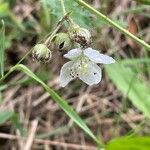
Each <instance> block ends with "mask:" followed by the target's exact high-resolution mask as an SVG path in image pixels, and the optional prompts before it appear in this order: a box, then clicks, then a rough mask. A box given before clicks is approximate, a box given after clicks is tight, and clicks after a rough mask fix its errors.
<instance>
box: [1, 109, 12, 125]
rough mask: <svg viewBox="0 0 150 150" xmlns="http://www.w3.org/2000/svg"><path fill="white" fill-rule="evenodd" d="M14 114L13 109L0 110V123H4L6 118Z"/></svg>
mask: <svg viewBox="0 0 150 150" xmlns="http://www.w3.org/2000/svg"><path fill="white" fill-rule="evenodd" d="M13 115H14V112H13V111H2V112H0V125H1V124H4V123H5V122H6V121H7V120H9V119H11V117H12V116H13Z"/></svg>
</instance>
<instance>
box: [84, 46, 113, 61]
mask: <svg viewBox="0 0 150 150" xmlns="http://www.w3.org/2000/svg"><path fill="white" fill-rule="evenodd" d="M84 55H86V56H87V57H88V58H89V59H90V60H91V61H93V62H95V63H102V64H111V63H115V60H114V59H113V58H112V57H110V56H107V55H104V54H100V53H99V51H97V50H94V49H92V48H87V49H85V50H84Z"/></svg>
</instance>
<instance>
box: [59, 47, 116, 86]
mask: <svg viewBox="0 0 150 150" xmlns="http://www.w3.org/2000/svg"><path fill="white" fill-rule="evenodd" d="M64 57H65V58H68V59H70V60H71V61H69V62H67V63H65V64H64V65H63V67H62V68H61V71H60V85H61V86H62V87H64V86H66V85H67V84H68V83H69V82H70V81H71V80H73V79H75V78H77V77H78V78H79V79H81V80H82V81H83V82H85V83H86V84H88V85H94V84H98V83H99V82H100V81H101V76H102V73H101V68H100V67H99V66H98V65H97V63H102V64H111V63H115V60H114V59H113V58H112V57H109V56H107V55H103V54H100V53H99V51H97V50H93V49H92V48H87V49H85V50H81V49H72V50H70V51H69V52H68V53H67V54H65V55H64Z"/></svg>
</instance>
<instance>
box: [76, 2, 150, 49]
mask: <svg viewBox="0 0 150 150" xmlns="http://www.w3.org/2000/svg"><path fill="white" fill-rule="evenodd" d="M74 1H75V2H77V3H78V4H79V5H81V6H82V7H85V9H87V10H89V11H90V12H91V13H93V14H95V15H96V16H98V17H100V18H101V19H103V20H104V21H106V22H107V23H108V24H110V25H111V26H113V27H115V28H116V29H118V30H120V31H121V32H122V33H124V34H125V35H127V36H128V37H129V38H131V39H133V40H134V41H136V42H137V43H139V44H140V45H142V46H144V47H145V48H146V49H147V50H149V51H150V45H149V44H147V43H146V42H145V41H143V40H141V39H139V38H138V37H136V36H135V35H133V34H132V33H130V32H129V31H128V30H126V29H124V28H123V27H121V26H120V25H119V24H117V23H115V22H114V21H113V20H111V19H110V18H108V17H107V16H105V15H104V14H102V13H101V12H99V11H97V10H96V9H94V8H93V7H92V6H90V5H88V4H87V3H85V2H84V1H83V0H74Z"/></svg>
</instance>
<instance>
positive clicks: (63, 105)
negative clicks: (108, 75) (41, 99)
mask: <svg viewBox="0 0 150 150" xmlns="http://www.w3.org/2000/svg"><path fill="white" fill-rule="evenodd" d="M14 70H21V71H22V72H24V73H25V74H27V75H28V76H29V77H31V78H32V79H34V80H35V81H37V82H38V83H40V84H41V85H42V86H43V88H45V90H46V91H47V92H48V93H49V95H50V96H51V97H52V98H53V100H54V101H55V102H56V103H57V104H58V105H59V106H60V107H61V108H62V109H63V110H64V112H65V113H66V114H67V115H68V116H69V117H70V118H71V119H72V120H73V121H74V122H75V123H76V124H77V125H78V126H79V127H80V128H81V129H83V131H85V132H86V133H87V134H88V135H89V136H90V137H91V138H92V139H93V140H94V141H95V142H96V143H97V144H99V145H101V143H100V141H99V140H98V139H97V138H96V137H95V135H94V134H93V133H92V131H91V130H90V129H89V128H88V127H87V125H86V124H85V123H84V121H83V120H82V119H81V118H80V116H79V115H78V114H77V113H76V112H75V111H74V110H73V109H72V108H71V107H70V106H69V105H68V104H67V101H66V100H64V99H63V98H61V97H60V96H59V95H58V94H57V93H56V92H55V91H54V90H52V89H51V88H49V87H48V86H47V85H46V84H45V83H44V82H43V81H42V80H40V79H39V78H38V77H37V76H36V75H35V74H34V73H33V72H31V71H30V70H29V69H28V68H27V67H26V66H24V65H22V64H20V65H16V66H14V67H13V68H12V70H11V71H14Z"/></svg>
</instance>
